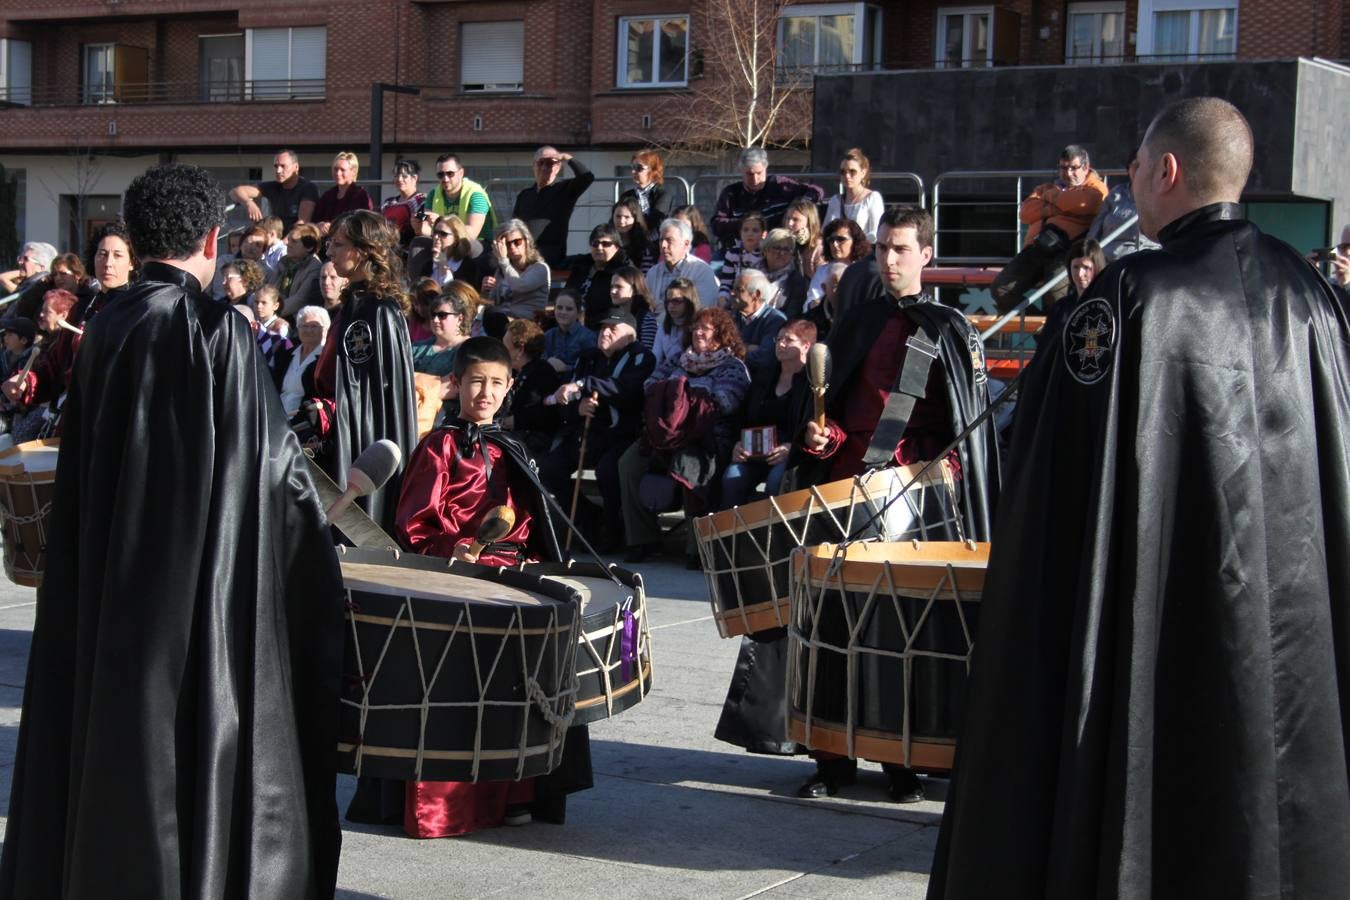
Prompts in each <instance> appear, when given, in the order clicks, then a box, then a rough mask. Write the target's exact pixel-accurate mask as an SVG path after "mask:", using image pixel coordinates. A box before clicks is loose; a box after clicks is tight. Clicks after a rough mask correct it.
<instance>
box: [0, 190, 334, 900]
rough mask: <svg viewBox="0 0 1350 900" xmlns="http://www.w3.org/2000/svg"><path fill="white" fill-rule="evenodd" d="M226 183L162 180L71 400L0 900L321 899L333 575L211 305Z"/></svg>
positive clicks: (270, 407) (275, 421) (268, 401)
mask: <svg viewBox="0 0 1350 900" xmlns="http://www.w3.org/2000/svg"><path fill="white" fill-rule="evenodd" d="M222 196H223V194H222V192H221V190H220V188H219V186H218V185H217V184H216V183H215V181H214V180H213V179H212V178H211V177H210V175H208V174H207V173H206V172H205V171H204V170H202V169H199V168H197V167H195V166H186V165H180V164H170V165H162V166H156V167H154V168H152V169H150V170H148V171H147V172H146V173H145V174H144V175H141V176H139V177H138V178H136V179H135V180H134V181H132V183H131V185H130V187H128V189H127V193H126V196H125V198H124V201H123V209H124V210H125V212H126V218H127V228H128V231H129V232H130V236H131V239H132V242H133V244H134V246H135V249H136V251H137V254H138V256H139V258H140V259H141V260H142V262H143V269H142V278H141V280H140V281H139V282H137V283H136V284H135V285H133V286H131V287H129V288H128V289H127V290H126V291H124V292H121V293H119V294H118V295H117V296H115V297H113V298H111V299H110V300H109V302H108V304H107V306H106V307H105V308H104V309H103V311H102V312H100V313H99V315H98V318H97V319H96V320H94V321H93V322H91V323H90V324H89V328H88V331H87V333H86V335H85V339H84V342H83V344H82V345H81V348H80V353H79V356H78V357H77V359H76V362H75V367H74V371H73V377H72V381H71V386H70V393H69V399H68V401H67V403H66V408H65V418H64V423H65V425H64V431H63V435H62V441H61V452H60V458H59V461H58V464H57V471H56V490H55V495H54V498H53V500H52V513H51V525H50V531H49V538H48V550H47V552H48V558H47V569H46V573H45V576H44V579H43V583H42V586H41V587H40V588H39V589H38V601H37V616H36V620H35V623H34V626H33V638H32V647H31V650H30V653H29V660H28V676H27V680H26V683H25V686H24V699H23V717H22V722H21V723H20V726H19V738H18V750H17V754H16V758H15V763H14V769H13V784H12V789H11V794H10V803H9V820H8V826H7V828H6V833H5V844H4V856H3V863H0V895H3V896H6V897H51V896H66V897H92V896H106V895H107V894H108V893H109V892H110V891H113V892H115V893H117V894H119V895H122V896H138V897H179V896H190V897H220V896H248V897H277V898H281V897H286V898H290V897H311V898H317V897H331V896H332V895H333V891H334V883H335V880H336V877H337V862H338V847H339V844H340V841H341V832H340V831H339V829H338V820H337V807H336V799H335V796H334V793H335V790H336V760H335V755H334V752H333V747H334V746H335V741H336V739H337V716H338V679H339V673H340V672H341V655H342V581H341V576H340V573H339V570H338V563H337V559H336V556H335V554H334V552H333V547H332V543H331V541H330V539H329V529H328V526H327V523H326V521H325V519H324V514H323V510H322V509H321V507H320V505H319V501H318V497H317V494H316V492H315V489H314V486H313V484H312V482H311V480H310V478H309V475H308V474H307V469H306V466H305V462H304V458H303V455H302V453H301V450H300V445H299V442H298V441H297V440H296V437H295V435H294V434H293V433H292V432H291V431H290V429H289V428H288V427H287V424H286V419H285V416H284V414H283V413H282V410H281V405H280V402H279V401H278V399H277V395H276V391H275V390H274V389H273V387H272V380H271V376H270V374H269V373H268V372H267V370H266V368H265V367H264V365H263V362H262V359H261V357H260V356H259V355H258V351H257V345H256V343H255V341H254V339H253V334H252V331H251V330H250V329H249V327H248V323H247V322H245V321H244V319H243V318H242V317H241V316H238V315H237V314H235V313H234V312H233V311H232V310H231V309H230V307H229V306H226V305H224V304H220V303H217V302H215V301H213V300H211V299H210V298H209V297H208V296H207V295H206V294H204V293H203V290H202V289H203V286H204V285H209V284H210V282H211V276H212V272H213V271H214V268H215V254H216V237H217V232H218V226H219V225H220V223H221V221H222V220H223V215H224V211H223V209H222V206H221V198H222Z"/></svg>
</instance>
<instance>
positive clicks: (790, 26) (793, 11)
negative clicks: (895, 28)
mask: <svg viewBox="0 0 1350 900" xmlns="http://www.w3.org/2000/svg"><path fill="white" fill-rule="evenodd" d="M880 58H881V10H879V9H877V8H876V7H874V6H867V5H865V4H862V3H823V4H815V5H805V4H803V5H800V6H797V5H794V6H789V7H787V9H786V10H784V12H783V14H782V15H781V16H780V17H779V19H778V71H779V73H780V75H788V76H790V75H792V74H794V73H796V74H800V75H806V74H812V73H815V72H847V71H855V70H859V69H871V68H875V67H876V65H877V61H878V60H879V59H880Z"/></svg>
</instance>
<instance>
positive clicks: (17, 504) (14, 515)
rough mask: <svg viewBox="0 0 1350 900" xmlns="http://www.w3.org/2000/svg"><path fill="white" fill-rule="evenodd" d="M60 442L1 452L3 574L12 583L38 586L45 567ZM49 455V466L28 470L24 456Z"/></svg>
mask: <svg viewBox="0 0 1350 900" xmlns="http://www.w3.org/2000/svg"><path fill="white" fill-rule="evenodd" d="M59 448H60V442H59V441H55V440H41V441H27V442H25V443H23V444H17V445H15V446H13V447H10V448H8V449H7V450H5V451H4V452H2V453H0V507H3V510H4V511H3V533H4V566H5V575H6V576H7V577H8V578H9V580H10V581H13V582H14V583H15V584H20V585H23V586H24V587H40V586H41V585H42V575H43V572H45V571H46V568H47V531H48V528H49V525H50V522H51V501H52V499H53V498H54V497H55V496H56V465H55V459H54V458H55V455H56V454H57V453H58V452H59ZM35 454H43V455H46V454H51V456H52V459H51V460H50V463H51V465H50V467H46V466H44V467H43V468H41V469H39V470H36V471H34V470H30V469H29V468H28V467H26V465H25V462H24V460H25V458H31V457H32V456H33V455H35Z"/></svg>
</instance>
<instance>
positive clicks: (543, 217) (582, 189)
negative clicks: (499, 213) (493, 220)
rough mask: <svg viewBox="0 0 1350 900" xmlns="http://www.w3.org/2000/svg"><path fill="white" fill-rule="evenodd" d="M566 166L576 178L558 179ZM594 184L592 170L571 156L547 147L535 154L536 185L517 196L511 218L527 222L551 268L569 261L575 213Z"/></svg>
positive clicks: (545, 260)
mask: <svg viewBox="0 0 1350 900" xmlns="http://www.w3.org/2000/svg"><path fill="white" fill-rule="evenodd" d="M564 164H566V165H568V166H570V167H571V168H572V174H573V175H575V176H576V177H575V178H559V177H558V175H559V173H560V172H562V167H563V165H564ZM594 181H595V176H594V175H592V174H591V170H590V169H588V168H586V167H585V166H584V165H583V164H582V163H581V161H580V160H577V159H573V158H572V154H570V153H559V152H558V150H557V148H555V147H547V146H545V147H540V148H539V149H538V150H536V151H535V152H534V184H532V185H530V186H529V187H527V188H526V189H525V190H523V191H521V192H520V193H519V194H517V195H516V202H515V206H513V207H512V209H511V218H512V219H515V220H517V221H523V222H524V224H525V227H526V229H527V230H528V231H529V232H530V233H531V234H533V235H534V236H535V238H536V239H537V242H538V245H539V255H540V256H541V257H542V258H543V260H544V262H546V263H548V264H549V265H550V266H560V265H562V262H563V260H565V259H566V258H567V229H568V228H569V227H570V223H571V221H572V210H573V209H575V208H576V205H577V201H578V200H579V199H581V195H582V194H584V193H586V189H587V188H588V187H590V186H591V184H592V183H593V182H594Z"/></svg>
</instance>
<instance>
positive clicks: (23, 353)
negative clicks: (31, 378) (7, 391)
mask: <svg viewBox="0 0 1350 900" xmlns="http://www.w3.org/2000/svg"><path fill="white" fill-rule="evenodd" d="M36 338H37V328H36V327H35V326H34V325H33V322H32V321H31V320H30V319H23V318H19V317H17V316H10V317H7V318H4V319H0V347H3V350H2V351H0V373H3V375H4V377H5V378H7V379H8V378H12V377H14V376H16V375H18V374H20V373H21V372H23V371H24V369H25V368H27V366H28V360H29V358H30V357H31V356H33V354H35V353H37V352H38V348H37V347H36V346H35V345H34V341H35V340H36ZM22 415H23V410H22V409H20V408H19V406H18V405H17V404H15V403H13V402H11V401H10V400H9V398H8V397H3V396H0V434H7V435H10V440H13V430H12V427H11V426H12V425H13V422H14V419H15V417H16V416H18V417H22Z"/></svg>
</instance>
